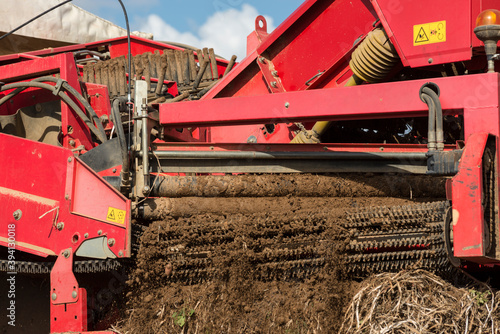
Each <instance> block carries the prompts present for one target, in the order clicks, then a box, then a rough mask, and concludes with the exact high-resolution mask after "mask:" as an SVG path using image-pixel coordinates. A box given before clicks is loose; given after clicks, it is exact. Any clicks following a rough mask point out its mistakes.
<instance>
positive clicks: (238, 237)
mask: <svg viewBox="0 0 500 334" xmlns="http://www.w3.org/2000/svg"><path fill="white" fill-rule="evenodd" d="M307 177H311V176H307ZM360 180H361V181H360ZM362 181H363V180H362V178H360V179H357V180H354V181H352V180H349V181H346V182H348V183H349V184H350V186H351V188H350V190H349V192H350V193H351V194H354V195H351V196H349V197H336V196H333V197H301V196H293V195H290V194H288V195H287V196H285V197H273V198H269V197H253V198H247V197H244V198H240V199H239V200H241V201H243V202H245V205H243V206H242V207H252V208H260V209H261V210H260V211H259V210H253V209H252V210H243V213H241V212H240V213H235V212H234V211H233V210H225V208H224V203H226V202H225V201H224V200H222V199H221V200H220V201H211V202H210V210H200V209H199V208H198V207H197V206H196V202H197V199H196V198H189V200H188V199H186V200H187V201H188V202H189V201H191V202H189V203H190V205H191V206H192V208H193V210H192V211H193V212H194V213H195V214H194V215H192V216H186V214H179V215H174V216H175V217H173V216H165V217H163V218H162V220H159V221H154V222H152V223H151V224H149V226H148V227H146V228H145V232H144V234H143V236H142V238H141V245H140V250H139V252H138V256H137V262H136V267H135V268H134V269H133V272H132V273H131V275H130V278H129V281H128V292H127V296H126V299H127V305H126V307H124V308H122V311H123V313H124V314H123V319H124V320H123V321H122V322H121V323H119V325H118V330H119V331H120V332H121V333H337V332H339V330H340V328H341V326H342V322H343V319H344V314H345V312H346V311H347V310H348V308H349V306H350V303H351V299H352V298H353V296H354V295H355V294H356V293H357V291H358V289H359V286H360V284H361V283H360V281H361V280H360V279H356V278H353V277H352V275H349V276H348V275H347V270H346V266H345V262H344V259H343V258H342V256H341V255H339V254H340V253H342V252H343V251H344V249H345V247H346V246H347V244H348V242H349V240H348V238H345V234H343V227H342V224H343V223H344V222H345V215H346V211H352V210H356V209H358V208H365V207H372V206H381V205H383V206H399V207H403V208H404V207H405V206H406V205H410V204H414V203H419V202H433V201H436V200H443V197H444V194H443V190H442V189H443V188H444V187H443V183H442V181H438V182H435V184H436V185H439V186H437V187H436V188H440V189H441V190H439V191H430V192H429V193H430V194H431V195H433V196H432V198H430V197H426V196H424V195H426V194H425V192H420V193H419V195H420V197H415V196H412V198H411V199H410V194H409V193H408V196H406V197H405V198H397V197H384V196H383V195H384V194H383V193H380V192H379V193H376V194H375V197H357V196H355V194H356V189H355V187H358V190H359V193H361V194H365V193H366V192H367V189H372V186H373V184H374V183H373V182H372V183H371V184H370V185H366V186H363V182H362ZM353 182H354V183H353ZM405 182H407V181H405ZM426 187H428V186H426ZM405 189H411V188H408V187H407V186H406V185H405ZM413 189H418V186H417V187H415V186H414V187H413ZM429 189H430V188H429ZM370 191H371V190H370ZM405 191H406V190H405ZM436 195H439V196H436ZM198 199H200V200H203V198H198ZM273 201H274V202H273ZM273 203H274V205H273ZM204 205H206V203H205V204H204ZM232 207H234V206H232ZM200 211H208V213H207V212H205V213H201V212H200ZM226 211H229V212H226ZM183 212H184V211H183ZM341 235H343V237H342V238H341V237H339V236H341Z"/></svg>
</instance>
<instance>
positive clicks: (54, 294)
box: [52, 292, 57, 300]
mask: <svg viewBox="0 0 500 334" xmlns="http://www.w3.org/2000/svg"><path fill="white" fill-rule="evenodd" d="M56 299H57V295H56V293H55V292H53V293H52V300H56Z"/></svg>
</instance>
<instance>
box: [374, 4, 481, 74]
mask: <svg viewBox="0 0 500 334" xmlns="http://www.w3.org/2000/svg"><path fill="white" fill-rule="evenodd" d="M372 3H373V4H374V7H375V9H376V10H377V14H378V16H379V17H380V18H381V21H382V24H383V26H384V28H385V30H386V32H387V34H388V36H389V37H390V38H391V41H392V42H393V44H394V45H395V47H396V49H397V50H398V53H399V56H400V57H401V60H402V61H403V65H405V66H411V67H420V66H428V65H429V64H432V65H435V64H444V63H451V62H456V61H464V60H469V59H471V57H472V49H471V38H472V37H471V30H470V27H471V15H472V14H471V0H443V1H439V6H436V1H434V0H419V1H411V0H401V1H397V2H395V1H394V0H373V1H372ZM440 21H446V23H445V29H446V34H443V39H442V40H443V42H437V43H431V44H425V43H424V44H422V45H420V44H417V45H414V41H415V37H414V32H413V30H414V26H418V25H422V24H427V23H431V22H440ZM443 27H444V26H443ZM428 38H429V36H427V39H428Z"/></svg>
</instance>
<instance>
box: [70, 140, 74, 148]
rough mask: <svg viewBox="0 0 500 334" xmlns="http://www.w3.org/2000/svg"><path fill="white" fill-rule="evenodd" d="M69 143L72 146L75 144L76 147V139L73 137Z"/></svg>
mask: <svg viewBox="0 0 500 334" xmlns="http://www.w3.org/2000/svg"><path fill="white" fill-rule="evenodd" d="M69 145H71V146H73V147H74V146H75V141H74V140H73V139H71V140H70V141H69Z"/></svg>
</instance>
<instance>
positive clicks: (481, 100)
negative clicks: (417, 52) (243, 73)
mask: <svg viewBox="0 0 500 334" xmlns="http://www.w3.org/2000/svg"><path fill="white" fill-rule="evenodd" d="M432 81H433V82H435V83H436V84H437V85H439V87H440V90H441V96H440V100H441V103H442V106H443V109H444V110H468V109H470V108H474V109H476V108H479V107H481V106H490V105H492V104H493V105H498V89H497V90H496V93H495V87H498V82H499V74H498V73H487V74H478V75H469V76H461V77H451V78H436V79H432ZM427 82H428V80H414V81H404V82H393V83H384V84H377V85H362V86H356V87H342V88H328V89H321V90H312V91H303V92H287V93H279V94H269V95H259V96H249V97H236V98H220V99H213V100H203V101H189V102H183V103H176V104H161V105H160V123H161V124H162V125H163V126H168V127H177V128H178V127H192V126H207V125H212V126H221V125H242V124H263V123H288V122H294V121H316V120H354V119H378V118H397V117H416V116H421V117H425V116H427V113H428V107H427V105H426V104H425V103H423V102H422V101H421V100H420V97H419V90H420V88H421V87H422V85H424V84H425V83H427ZM471 87H474V88H472V89H471ZM466 118H467V119H468V120H471V121H473V119H475V118H477V117H476V116H475V115H471V117H468V116H467V117H466ZM481 121H484V119H481ZM474 123H475V121H474ZM495 124H496V123H490V124H484V125H483V127H486V128H489V129H487V131H488V132H491V133H495V134H497V133H498V126H495ZM466 126H467V123H466ZM470 133H472V132H469V133H466V137H467V135H468V134H470Z"/></svg>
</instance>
